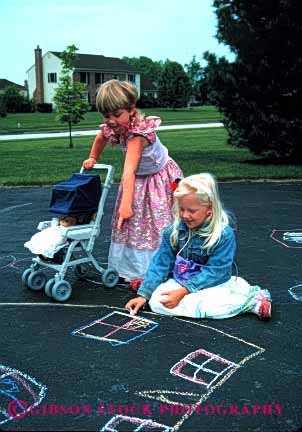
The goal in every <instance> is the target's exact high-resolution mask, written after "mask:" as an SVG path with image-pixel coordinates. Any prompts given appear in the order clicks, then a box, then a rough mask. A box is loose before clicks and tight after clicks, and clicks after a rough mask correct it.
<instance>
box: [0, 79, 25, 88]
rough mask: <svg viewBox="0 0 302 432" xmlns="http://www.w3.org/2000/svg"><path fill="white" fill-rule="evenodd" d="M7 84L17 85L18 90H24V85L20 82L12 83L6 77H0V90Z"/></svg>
mask: <svg viewBox="0 0 302 432" xmlns="http://www.w3.org/2000/svg"><path fill="white" fill-rule="evenodd" d="M9 86H15V87H17V88H18V89H20V90H25V87H24V86H22V85H20V84H16V83H14V82H12V81H9V80H7V79H4V78H0V90H3V89H5V88H6V87H9Z"/></svg>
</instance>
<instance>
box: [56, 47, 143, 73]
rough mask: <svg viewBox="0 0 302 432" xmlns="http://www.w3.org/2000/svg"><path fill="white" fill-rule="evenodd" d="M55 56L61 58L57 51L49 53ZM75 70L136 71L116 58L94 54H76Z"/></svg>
mask: <svg viewBox="0 0 302 432" xmlns="http://www.w3.org/2000/svg"><path fill="white" fill-rule="evenodd" d="M50 52H51V53H52V54H54V55H55V56H57V57H59V58H60V56H61V53H60V52H58V51H50ZM75 68H76V69H94V70H100V71H108V72H109V71H114V72H133V73H134V72H136V69H135V68H134V67H133V66H131V65H129V64H128V63H127V62H126V61H125V60H121V59H119V58H116V57H105V56H103V55H95V54H78V53H77V58H76V61H75Z"/></svg>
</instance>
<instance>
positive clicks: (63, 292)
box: [51, 280, 72, 302]
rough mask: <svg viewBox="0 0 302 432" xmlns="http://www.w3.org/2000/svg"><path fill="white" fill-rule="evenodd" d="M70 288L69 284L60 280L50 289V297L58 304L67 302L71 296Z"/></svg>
mask: <svg viewBox="0 0 302 432" xmlns="http://www.w3.org/2000/svg"><path fill="white" fill-rule="evenodd" d="M71 292H72V288H71V285H70V283H69V282H67V281H64V280H61V281H59V282H56V283H55V284H54V285H53V287H52V288H51V296H52V298H54V299H55V300H57V301H59V302H64V301H66V300H68V299H69V298H70V296H71Z"/></svg>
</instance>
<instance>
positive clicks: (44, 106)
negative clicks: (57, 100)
mask: <svg viewBox="0 0 302 432" xmlns="http://www.w3.org/2000/svg"><path fill="white" fill-rule="evenodd" d="M37 111H39V112H41V113H52V104H51V103H38V104H37Z"/></svg>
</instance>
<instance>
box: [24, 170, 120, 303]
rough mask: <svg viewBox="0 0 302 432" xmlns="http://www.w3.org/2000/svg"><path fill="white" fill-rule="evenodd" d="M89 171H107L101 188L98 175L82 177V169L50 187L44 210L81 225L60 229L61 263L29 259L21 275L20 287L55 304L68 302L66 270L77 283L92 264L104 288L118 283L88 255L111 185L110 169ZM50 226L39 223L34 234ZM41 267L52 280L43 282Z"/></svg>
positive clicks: (68, 284) (37, 258)
mask: <svg viewBox="0 0 302 432" xmlns="http://www.w3.org/2000/svg"><path fill="white" fill-rule="evenodd" d="M93 169H96V170H107V174H106V179H105V182H104V184H103V187H101V182H100V177H99V175H97V174H85V173H84V169H83V168H82V169H81V171H80V173H78V174H74V175H73V176H72V177H71V178H70V179H69V180H67V181H65V182H62V183H58V184H57V185H55V186H54V187H53V191H52V199H51V203H50V207H49V209H48V210H49V211H51V212H54V213H59V214H63V215H66V214H69V215H76V216H77V217H79V219H80V220H81V221H82V224H81V225H73V226H70V227H66V228H61V230H62V231H63V236H64V238H65V239H66V246H64V248H63V249H62V250H61V251H63V253H61V251H60V252H59V253H61V260H60V261H61V262H60V263H57V262H58V260H53V261H51V260H44V259H42V258H40V257H39V256H36V257H35V258H33V259H32V264H31V266H30V267H29V268H27V269H26V270H25V271H24V272H23V274H22V283H23V285H24V286H26V287H27V288H29V289H31V290H34V291H41V290H43V288H44V289H45V293H46V295H47V296H49V297H52V298H53V299H55V300H57V301H59V302H64V301H66V300H68V299H69V298H70V296H71V293H72V287H71V285H70V283H69V282H68V281H66V280H64V278H65V275H66V273H67V271H68V270H69V269H72V270H73V271H74V273H75V275H76V277H78V278H80V279H81V278H85V276H86V275H87V273H88V264H93V266H94V267H95V268H96V270H97V271H98V272H99V273H100V274H101V277H102V283H103V284H104V285H105V286H106V287H109V288H112V287H114V286H115V285H116V284H117V283H118V279H119V275H118V273H117V272H116V271H115V270H113V269H109V268H108V269H106V270H105V269H104V268H102V267H101V266H100V265H99V264H98V263H97V261H96V259H95V258H94V256H93V255H92V252H93V248H94V243H95V241H96V239H97V237H98V236H99V234H100V226H101V221H102V217H103V214H104V205H105V201H106V198H107V195H108V191H109V188H110V186H111V184H112V179H113V174H114V168H113V167H112V166H111V165H104V164H95V165H94V166H93ZM97 192H99V193H97ZM93 213H94V214H95V217H93V218H92V220H90V221H89V222H88V223H85V215H86V216H87V215H92V214H93ZM83 215H84V216H83ZM81 216H82V217H81ZM89 219H90V218H89ZM83 222H84V223H83ZM50 226H51V221H44V222H40V223H39V225H38V230H40V231H41V230H44V229H45V228H48V227H50ZM54 261H55V262H54ZM43 267H46V268H50V269H53V270H54V271H55V272H56V274H55V276H54V277H53V278H51V279H49V280H48V281H47V276H46V274H45V272H43V271H42V270H41V268H43Z"/></svg>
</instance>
